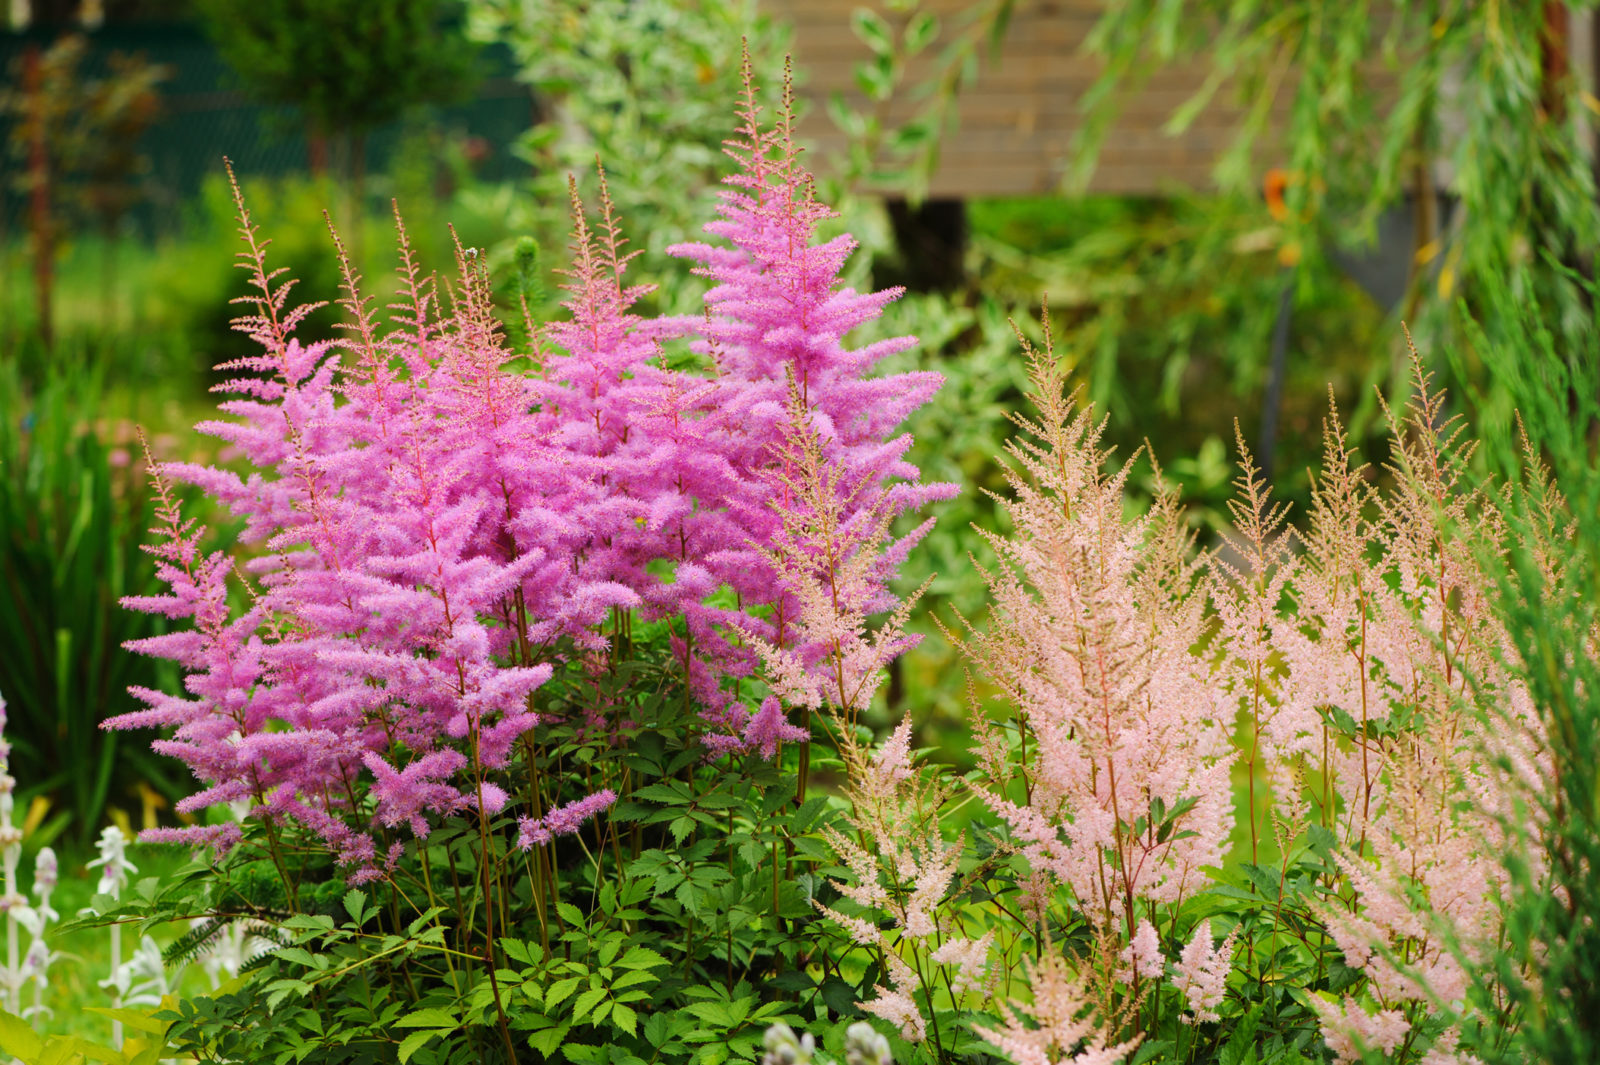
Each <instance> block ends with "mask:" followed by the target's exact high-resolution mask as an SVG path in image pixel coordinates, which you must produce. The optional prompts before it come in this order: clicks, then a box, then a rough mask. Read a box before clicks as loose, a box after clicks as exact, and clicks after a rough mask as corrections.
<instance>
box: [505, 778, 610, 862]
mask: <svg viewBox="0 0 1600 1065" xmlns="http://www.w3.org/2000/svg"><path fill="white" fill-rule="evenodd" d="M616 801H617V793H616V792H614V791H612V790H611V789H610V788H605V789H602V790H601V791H597V792H595V793H594V794H593V795H589V796H586V797H584V798H582V799H578V800H577V801H575V802H569V803H567V804H566V805H565V806H558V807H556V808H555V809H554V810H551V811H550V812H549V813H547V814H545V815H544V816H543V817H539V818H534V817H520V818H518V819H517V846H518V847H521V848H522V849H523V850H530V849H532V848H533V847H534V845H535V844H541V845H542V844H545V843H549V842H550V841H551V840H553V839H555V837H557V836H570V835H573V834H574V833H576V832H577V831H578V829H580V828H582V827H583V823H584V822H585V821H588V820H590V819H591V818H594V817H597V816H599V815H600V814H601V813H603V812H605V811H606V810H609V809H610V808H611V806H612V804H613V803H615V802H616Z"/></svg>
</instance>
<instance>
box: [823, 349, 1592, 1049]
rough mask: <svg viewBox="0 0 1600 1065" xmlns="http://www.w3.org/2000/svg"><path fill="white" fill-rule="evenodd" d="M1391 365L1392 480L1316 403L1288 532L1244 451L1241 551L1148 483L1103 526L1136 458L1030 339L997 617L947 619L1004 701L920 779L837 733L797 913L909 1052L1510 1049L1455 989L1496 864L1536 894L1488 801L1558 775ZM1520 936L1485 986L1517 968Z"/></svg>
mask: <svg viewBox="0 0 1600 1065" xmlns="http://www.w3.org/2000/svg"><path fill="white" fill-rule="evenodd" d="M1413 356H1414V366H1416V367H1417V370H1416V379H1415V392H1414V396H1413V398H1412V400H1411V402H1410V404H1409V406H1408V407H1407V408H1406V409H1405V411H1404V412H1402V413H1401V414H1400V415H1398V416H1397V415H1394V414H1391V422H1392V424H1393V426H1394V431H1395V434H1396V437H1395V443H1394V452H1393V454H1394V461H1393V463H1392V465H1391V466H1390V468H1389V471H1388V474H1389V477H1390V478H1391V482H1390V484H1389V486H1388V487H1387V489H1385V490H1381V491H1380V490H1379V489H1378V488H1376V487H1375V486H1373V485H1372V484H1370V483H1369V482H1368V480H1367V479H1366V476H1365V472H1366V471H1365V468H1364V467H1362V466H1360V465H1358V464H1357V463H1356V461H1355V459H1354V457H1353V456H1352V454H1351V452H1350V449H1349V447H1348V445H1347V443H1346V440H1345V437H1344V434H1343V431H1342V429H1341V428H1340V426H1339V422H1338V417H1337V412H1336V411H1332V410H1330V412H1329V416H1328V420H1327V422H1326V432H1325V444H1326V446H1325V457H1324V462H1323V467H1322V470H1321V472H1320V474H1319V475H1318V477H1317V480H1316V489H1315V493H1314V503H1313V507H1312V511H1311V514H1310V516H1309V523H1308V526H1307V528H1306V530H1305V531H1304V532H1296V531H1291V530H1289V529H1287V528H1286V527H1285V525H1284V520H1285V512H1284V510H1283V508H1281V507H1279V506H1275V505H1274V504H1273V503H1272V502H1271V499H1270V495H1269V493H1268V491H1267V489H1266V487H1265V486H1264V484H1263V483H1262V481H1261V479H1260V477H1259V474H1258V473H1257V471H1256V470H1255V468H1254V467H1253V465H1252V464H1251V461H1250V457H1249V453H1248V451H1244V449H1243V445H1242V442H1241V451H1242V452H1243V454H1242V460H1241V461H1242V473H1241V476H1240V478H1239V482H1238V487H1239V498H1238V500H1237V502H1236V503H1235V504H1234V512H1233V517H1234V525H1235V528H1236V529H1237V534H1238V535H1237V541H1236V542H1235V543H1234V544H1232V545H1231V546H1230V547H1229V548H1228V549H1227V550H1226V551H1217V552H1213V553H1210V554H1208V555H1204V556H1201V557H1199V558H1196V557H1194V555H1193V553H1192V551H1191V544H1190V542H1189V537H1188V535H1187V533H1186V532H1185V526H1184V523H1183V522H1182V519H1181V515H1180V514H1179V512H1178V508H1177V504H1176V501H1175V499H1174V498H1173V496H1172V495H1171V494H1167V495H1164V496H1161V497H1160V498H1158V500H1157V502H1156V504H1155V505H1154V506H1153V507H1151V508H1150V509H1149V510H1148V511H1147V512H1145V513H1143V514H1137V513H1135V514H1134V515H1132V516H1129V514H1128V512H1127V511H1128V508H1126V507H1125V506H1124V501H1123V495H1124V490H1125V487H1126V484H1127V480H1128V477H1129V473H1130V464H1124V465H1122V466H1120V467H1116V466H1112V465H1110V464H1109V458H1110V456H1109V454H1108V453H1107V452H1105V451H1104V450H1103V449H1102V448H1101V447H1100V444H1099V440H1100V433H1101V423H1099V422H1097V421H1096V420H1095V418H1094V415H1093V413H1092V409H1085V410H1079V409H1076V407H1075V405H1074V404H1073V402H1072V401H1071V400H1070V398H1069V397H1068V396H1067V395H1066V394H1065V393H1064V392H1063V385H1062V380H1061V377H1060V375H1059V371H1058V370H1057V369H1056V366H1055V362H1054V358H1053V356H1052V355H1051V353H1050V351H1049V347H1048V334H1047V345H1046V348H1045V350H1044V351H1043V352H1042V353H1036V354H1035V356H1034V363H1033V374H1032V377H1033V385H1034V388H1033V400H1034V403H1035V406H1036V409H1037V410H1038V412H1039V413H1038V417H1037V419H1036V420H1034V421H1025V422H1022V423H1021V424H1022V426H1023V428H1024V430H1025V431H1026V432H1027V434H1028V436H1027V437H1025V438H1024V439H1023V440H1021V441H1019V442H1018V443H1015V444H1013V446H1012V448H1011V449H1010V455H1011V458H1012V459H1013V468H1014V471H1015V472H1014V474H1013V478H1012V482H1011V491H1010V498H1009V500H1008V501H1007V503H1006V509H1007V511H1008V512H1009V515H1010V518H1011V525H1012V526H1013V528H1014V530H1015V531H1014V532H1013V533H1012V534H1011V535H1010V536H1006V537H1000V536H994V535H991V536H990V539H991V542H992V543H993V544H994V548H995V552H996V555H997V556H998V557H999V560H1000V561H999V564H998V565H997V566H996V567H995V568H994V569H993V570H992V571H991V572H990V573H989V574H988V580H989V585H990V589H991V594H992V597H993V600H994V605H995V608H994V611H993V616H992V619H991V622H990V625H989V627H988V629H987V630H986V631H973V632H971V633H970V634H969V635H967V636H965V637H962V638H960V639H961V641H962V644H963V647H964V649H965V651H966V653H967V656H968V658H969V660H970V661H971V662H972V663H973V664H974V665H976V666H977V667H978V668H979V669H980V670H981V672H982V674H983V676H984V678H985V680H986V681H987V682H988V683H989V685H990V686H991V688H992V690H993V692H994V693H995V695H994V700H993V703H994V705H996V706H997V707H998V710H999V714H998V719H997V720H996V719H992V718H991V716H990V715H989V714H987V713H984V712H983V706H982V704H977V703H975V706H974V728H975V731H976V733H977V740H976V746H975V752H974V753H975V756H976V760H977V763H978V769H977V770H976V771H975V772H974V773H973V774H971V775H970V776H969V777H968V778H967V780H965V781H958V782H951V781H943V780H940V779H938V775H937V774H936V773H934V772H929V770H928V768H927V767H922V768H920V769H919V768H918V767H917V766H915V765H914V764H913V761H912V759H911V756H910V750H909V740H910V734H909V723H907V724H905V725H902V727H901V729H900V730H898V731H897V732H896V733H895V734H894V736H893V737H892V738H891V740H890V742H889V743H888V744H887V745H886V746H885V747H884V748H882V749H881V750H880V751H878V752H876V753H873V752H870V751H868V750H867V749H865V748H864V747H861V746H859V745H855V744H852V743H847V745H846V748H845V755H846V761H847V762H848V763H849V765H850V770H851V774H850V776H851V783H850V802H851V810H850V812H849V814H848V817H847V822H848V825H849V826H850V827H849V830H848V831H840V830H838V829H834V830H831V831H830V838H831V839H832V841H833V843H834V845H835V847H836V849H837V850H838V851H839V853H840V854H841V856H842V858H843V859H844V860H845V862H846V864H847V865H848V866H849V874H848V875H847V876H845V877H842V878H840V879H839V880H838V881H837V882H836V885H835V886H836V887H837V889H838V890H839V891H840V892H841V893H842V894H843V895H844V896H845V901H844V902H842V903H840V904H838V905H836V906H829V907H826V908H825V912H826V913H827V914H828V915H829V916H830V917H831V918H832V919H833V921H834V922H835V923H836V925H837V926H838V928H839V929H840V931H841V932H842V933H844V934H846V935H848V937H849V938H850V939H852V940H853V941H854V943H855V944H856V945H857V950H858V953H864V954H865V955H866V956H867V957H869V958H871V959H873V964H874V965H875V966H876V970H877V971H879V972H881V973H883V974H884V975H885V976H887V978H888V979H887V980H886V981H884V982H883V983H880V984H877V985H875V986H874V987H873V989H872V993H871V994H869V995H867V996H865V997H864V1001H863V1002H862V1003H861V1005H862V1008H863V1009H865V1010H867V1011H869V1012H871V1013H874V1014H876V1015H877V1016H879V1017H881V1018H883V1019H885V1020H887V1021H889V1022H890V1023H891V1024H892V1025H893V1026H894V1027H895V1028H897V1029H898V1033H899V1035H900V1037H901V1038H903V1039H904V1040H906V1041H907V1042H909V1043H912V1044H923V1043H927V1044H929V1053H930V1055H931V1056H932V1057H933V1058H935V1059H939V1058H944V1057H948V1056H951V1055H955V1056H962V1055H968V1054H972V1053H975V1052H976V1047H975V1046H974V1037H976V1038H977V1039H981V1040H982V1041H984V1042H986V1043H988V1044H989V1045H991V1046H994V1047H996V1048H999V1049H1000V1050H1001V1051H1002V1052H1003V1053H1004V1054H1005V1055H1006V1056H1007V1057H1009V1058H1010V1059H1011V1060H1014V1061H1040V1062H1043V1061H1052V1062H1055V1061H1074V1062H1091V1061H1093V1062H1114V1061H1123V1060H1126V1061H1133V1060H1139V1061H1147V1060H1166V1059H1172V1060H1180V1059H1181V1060H1188V1059H1195V1058H1198V1059H1200V1060H1212V1059H1214V1058H1220V1060H1240V1058H1241V1055H1243V1054H1244V1053H1245V1052H1246V1050H1247V1048H1253V1051H1252V1052H1253V1053H1254V1054H1255V1060H1258V1061H1263V1062H1265V1061H1275V1062H1298V1061H1303V1060H1308V1059H1313V1060H1316V1059H1323V1058H1324V1057H1325V1055H1326V1053H1327V1051H1325V1050H1323V1049H1322V1044H1325V1045H1326V1047H1327V1048H1328V1050H1331V1052H1332V1053H1333V1056H1334V1057H1335V1058H1336V1059H1337V1060H1338V1061H1340V1062H1350V1061H1356V1060H1362V1059H1363V1057H1364V1056H1368V1057H1372V1058H1373V1059H1375V1060H1376V1059H1380V1058H1381V1060H1385V1061H1397V1062H1399V1061H1427V1062H1430V1063H1440V1062H1446V1061H1471V1060H1477V1059H1476V1058H1474V1057H1473V1056H1472V1054H1475V1053H1483V1052H1485V1050H1486V1048H1487V1047H1488V1046H1490V1045H1491V1044H1493V1043H1495V1042H1496V1041H1499V1040H1501V1039H1503V1038H1504V1033H1505V1031H1506V1028H1507V1022H1506V1020H1505V1019H1504V1018H1502V1017H1501V1016H1500V1015H1499V1014H1498V1007H1495V1008H1493V1009H1491V1008H1490V1007H1489V1006H1488V1005H1487V1004H1481V1005H1480V1008H1478V1009H1472V1008H1467V1007H1465V1006H1464V1005H1463V1004H1464V1003H1465V1002H1466V1000H1467V999H1468V992H1469V988H1470V987H1471V986H1472V984H1473V983H1474V982H1475V980H1476V977H1475V976H1474V975H1473V974H1474V973H1475V972H1477V971H1478V970H1481V969H1482V968H1483V967H1484V966H1485V965H1486V964H1488V962H1489V961H1490V959H1491V958H1492V957H1494V956H1495V954H1496V952H1497V949H1498V945H1499V944H1500V943H1502V942H1504V936H1505V935H1506V924H1505V921H1506V911H1505V909H1504V908H1503V907H1502V905H1501V902H1500V900H1501V899H1502V898H1503V897H1504V893H1505V891H1506V889H1507V887H1508V886H1509V884H1510V883H1511V882H1512V875H1513V871H1517V872H1518V874H1519V875H1518V879H1520V880H1521V881H1522V883H1523V884H1524V885H1526V886H1527V887H1532V886H1534V885H1543V884H1545V883H1546V882H1547V877H1548V871H1547V869H1546V868H1545V866H1544V865H1543V862H1542V858H1541V854H1540V848H1539V847H1538V846H1527V842H1528V838H1529V837H1530V836H1531V837H1533V838H1534V839H1537V838H1538V837H1539V835H1540V829H1539V827H1538V825H1539V821H1538V820H1537V819H1536V820H1535V821H1534V822H1533V823H1532V825H1531V826H1530V825H1529V824H1526V823H1523V824H1518V823H1517V821H1516V814H1517V812H1518V811H1522V810H1526V809H1527V808H1528V804H1527V802H1526V800H1525V796H1528V795H1534V796H1538V795H1543V794H1546V793H1547V791H1548V788H1549V784H1550V780H1551V777H1550V769H1551V764H1552V763H1551V760H1550V755H1549V753H1548V745H1547V743H1546V741H1545V739H1544V724H1543V722H1542V720H1541V718H1540V715H1539V713H1538V711H1537V709H1536V707H1535V705H1534V704H1533V703H1532V701H1531V700H1530V698H1529V687H1528V685H1527V682H1526V681H1524V680H1523V679H1521V677H1522V676H1523V675H1524V674H1525V669H1526V667H1524V666H1523V665H1521V663H1522V662H1523V661H1524V659H1522V658H1521V657H1520V655H1519V653H1518V649H1517V643H1516V642H1514V641H1513V640H1512V638H1511V636H1510V633H1509V631H1508V629H1507V627H1506V620H1505V616H1504V615H1502V614H1500V613H1497V612H1496V610H1495V609H1494V600H1493V598H1492V592H1493V582H1494V577H1493V574H1494V572H1495V570H1494V568H1493V565H1494V560H1495V559H1496V558H1497V557H1498V555H1499V553H1500V552H1502V551H1503V550H1504V548H1505V527H1504V525H1503V524H1502V523H1501V522H1500V521H1499V520H1498V519H1497V517H1496V515H1497V513H1498V510H1497V507H1496V499H1495V497H1494V496H1493V495H1491V494H1490V493H1489V492H1488V490H1487V489H1485V488H1484V487H1483V486H1482V482H1481V481H1480V479H1479V477H1478V476H1477V475H1475V474H1473V473H1472V472H1471V470H1470V468H1469V467H1468V465H1467V458H1468V456H1469V455H1470V452H1471V447H1470V445H1468V444H1465V443H1463V437H1462V436H1461V427H1460V426H1459V425H1458V424H1456V423H1455V422H1454V421H1453V420H1452V419H1450V418H1448V417H1446V415H1445V413H1444V400H1443V397H1442V396H1441V395H1440V394H1439V393H1437V392H1435V391H1433V390H1432V389H1431V385H1430V380H1429V377H1428V376H1427V375H1426V374H1425V373H1423V372H1422V370H1421V368H1420V360H1417V359H1415V353H1414V352H1413ZM1558 509H1559V508H1558ZM1543 535H1544V536H1545V539H1544V540H1535V541H1534V542H1535V543H1546V544H1548V545H1551V546H1553V545H1554V544H1555V543H1557V542H1559V539H1560V535H1561V534H1560V532H1559V524H1557V525H1554V526H1548V527H1547V528H1546V530H1545V532H1544V534H1543ZM1486 567H1487V568H1486ZM1484 706H1488V707H1493V708H1494V710H1495V714H1494V716H1493V718H1492V719H1490V718H1487V717H1486V716H1485V715H1484V714H1483V713H1482V712H1480V710H1479V708H1480V707H1484ZM847 735H848V734H847ZM1502 766H1503V767H1507V768H1506V769H1505V770H1502V769H1500V768H1498V767H1502ZM1230 779H1233V780H1237V785H1238V786H1239V787H1240V788H1242V789H1243V790H1244V792H1245V795H1244V796H1243V800H1244V801H1243V802H1242V803H1240V804H1239V810H1238V816H1239V818H1240V821H1241V824H1240V825H1239V827H1238V830H1237V832H1232V831H1231V830H1232V829H1233V821H1234V817H1235V801H1234V797H1233V795H1232V794H1231V792H1232V790H1233V789H1232V788H1231V787H1230ZM974 802H976V803H977V804H979V805H980V808H981V809H982V810H983V811H984V813H981V814H978V815H976V816H973V815H970V814H965V815H959V818H958V813H957V812H958V810H959V809H960V807H961V806H963V805H967V804H971V803H974ZM969 819H970V824H969V826H968V829H967V831H966V832H965V833H957V832H956V831H955V825H956V824H958V823H967V822H968V821H969ZM1512 826H1515V827H1514V828H1513V827H1512ZM1519 836H1520V838H1521V840H1522V843H1523V844H1524V845H1523V846H1522V847H1516V846H1514V843H1515V841H1516V840H1517V839H1518V837H1519ZM1233 837H1236V838H1233ZM969 840H970V845H969ZM1513 859H1514V860H1513ZM1219 940H1220V941H1219ZM1536 953H1537V952H1536V951H1534V952H1532V953H1530V954H1524V955H1521V956H1518V957H1515V958H1509V959H1506V958H1502V959H1501V960H1500V961H1499V962H1498V965H1499V969H1498V970H1497V972H1498V973H1499V975H1500V977H1501V978H1503V979H1505V980H1508V981H1509V982H1510V983H1511V984H1512V985H1513V986H1517V985H1518V984H1519V983H1520V984H1523V985H1525V984H1526V982H1527V980H1528V979H1529V974H1530V973H1531V971H1532V970H1531V966H1533V965H1534V964H1535V963H1534V962H1533V961H1532V958H1533V956H1535V955H1536ZM1020 974H1026V977H1027V981H1026V982H1027V984H1028V985H1029V989H1030V990H1031V995H1030V994H1027V993H1026V992H1024V990H1023V988H1021V987H1018V986H1017V977H1018V976H1019V975H1020ZM1504 996H1505V991H1504V989H1503V988H1502V990H1501V991H1500V992H1499V994H1498V996H1487V997H1488V998H1489V999H1490V1001H1491V1002H1500V1003H1504V1002H1505V1001H1506V999H1505V997H1504ZM992 998H998V999H999V1000H1000V1002H1001V1005H1000V1007H999V1015H998V1017H996V1016H995V1014H994V1013H993V1012H991V1010H990V1008H989V1001H990V1000H991V999H992ZM1030 999H1031V1001H1030ZM1008 1002H1009V1004H1007V1003H1008ZM1319 1036H1320V1039H1319V1038H1318V1037H1319ZM1464 1040H1466V1041H1467V1044H1470V1046H1471V1051H1470V1052H1469V1051H1468V1049H1467V1044H1464V1043H1463V1041H1464Z"/></svg>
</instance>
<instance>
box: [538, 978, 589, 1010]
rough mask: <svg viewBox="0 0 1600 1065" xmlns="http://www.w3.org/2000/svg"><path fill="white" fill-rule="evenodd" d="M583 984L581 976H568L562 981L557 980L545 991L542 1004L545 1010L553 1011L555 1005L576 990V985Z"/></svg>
mask: <svg viewBox="0 0 1600 1065" xmlns="http://www.w3.org/2000/svg"><path fill="white" fill-rule="evenodd" d="M581 983H583V977H581V976H569V977H567V978H566V979H564V980H557V981H556V982H555V983H553V984H551V985H550V986H549V987H548V988H546V989H545V993H544V1002H545V1007H546V1008H547V1009H555V1007H556V1005H557V1004H558V1003H560V1002H562V1001H564V1000H565V999H566V997H567V996H568V995H570V994H572V993H573V992H574V991H576V990H578V985H579V984H581Z"/></svg>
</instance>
